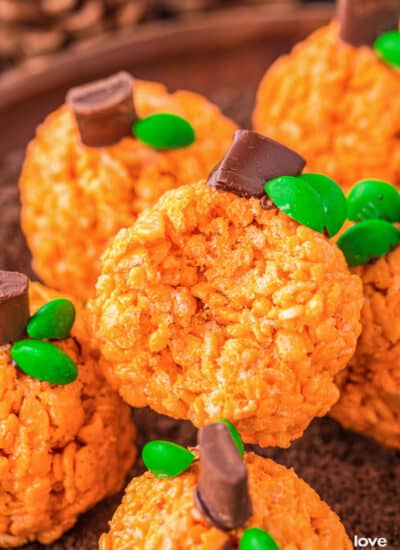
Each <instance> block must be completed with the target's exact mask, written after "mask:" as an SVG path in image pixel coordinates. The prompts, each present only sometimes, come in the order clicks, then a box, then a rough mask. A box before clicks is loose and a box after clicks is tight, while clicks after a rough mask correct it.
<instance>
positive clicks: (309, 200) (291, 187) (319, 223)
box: [264, 176, 325, 233]
mask: <svg viewBox="0 0 400 550" xmlns="http://www.w3.org/2000/svg"><path fill="white" fill-rule="evenodd" d="M264 191H265V193H266V194H267V195H268V197H269V198H270V199H271V200H272V202H273V203H274V204H275V206H277V207H278V208H279V210H282V212H284V213H285V214H286V215H287V216H289V217H290V218H292V219H293V220H296V221H297V222H299V223H301V224H303V225H306V226H307V227H310V228H311V229H314V230H315V231H319V232H320V233H322V231H323V230H324V227H325V212H324V208H323V205H322V202H321V199H320V196H319V194H318V193H317V192H316V191H314V189H313V188H312V186H311V185H310V184H309V183H308V182H307V181H306V180H303V179H302V178H298V177H294V176H280V177H278V178H274V179H272V180H270V181H268V182H267V183H266V184H265V186H264Z"/></svg>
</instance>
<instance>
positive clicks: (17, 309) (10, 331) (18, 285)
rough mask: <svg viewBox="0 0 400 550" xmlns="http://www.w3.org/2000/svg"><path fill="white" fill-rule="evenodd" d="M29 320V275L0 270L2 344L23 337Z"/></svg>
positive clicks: (0, 337) (0, 329)
mask: <svg viewBox="0 0 400 550" xmlns="http://www.w3.org/2000/svg"><path fill="white" fill-rule="evenodd" d="M28 320H29V279H28V277H27V276H26V275H24V274H23V273H16V272H14V271H0V344H5V343H8V342H15V341H16V340H19V339H20V338H22V337H23V336H24V334H25V329H26V325H27V323H28Z"/></svg>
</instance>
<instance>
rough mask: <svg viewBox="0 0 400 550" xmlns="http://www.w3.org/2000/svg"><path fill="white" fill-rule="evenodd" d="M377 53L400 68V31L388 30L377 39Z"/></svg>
mask: <svg viewBox="0 0 400 550" xmlns="http://www.w3.org/2000/svg"><path fill="white" fill-rule="evenodd" d="M374 49H375V52H376V53H377V55H378V56H379V57H380V58H381V59H383V60H384V61H386V63H388V64H389V65H392V66H393V67H395V68H396V69H399V68H400V31H398V30H393V31H388V32H385V33H383V34H381V35H380V36H378V38H377V39H376V40H375V44H374Z"/></svg>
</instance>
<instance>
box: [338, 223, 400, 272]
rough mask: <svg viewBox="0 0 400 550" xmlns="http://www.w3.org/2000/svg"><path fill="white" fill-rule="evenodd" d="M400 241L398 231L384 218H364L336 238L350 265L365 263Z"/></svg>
mask: <svg viewBox="0 0 400 550" xmlns="http://www.w3.org/2000/svg"><path fill="white" fill-rule="evenodd" d="M399 243H400V231H399V230H398V229H397V228H396V227H395V226H394V225H392V224H391V223H389V222H387V221H384V220H364V221H362V222H360V223H357V224H356V225H353V226H352V227H350V228H349V229H347V230H346V231H345V232H344V233H343V234H342V235H341V236H340V238H339V239H338V241H337V245H338V247H339V248H341V250H342V252H343V254H344V255H345V257H346V260H347V263H348V264H349V265H350V266H355V265H361V264H366V263H368V262H369V261H371V260H374V259H376V258H380V257H381V256H384V255H385V254H387V253H388V252H390V250H392V248H394V247H395V246H397V245H398V244H399Z"/></svg>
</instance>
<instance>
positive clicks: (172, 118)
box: [132, 113, 196, 150]
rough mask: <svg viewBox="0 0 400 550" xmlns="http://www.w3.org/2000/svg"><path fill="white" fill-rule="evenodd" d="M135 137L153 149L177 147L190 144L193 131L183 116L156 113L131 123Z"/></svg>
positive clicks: (193, 138) (193, 137)
mask: <svg viewBox="0 0 400 550" xmlns="http://www.w3.org/2000/svg"><path fill="white" fill-rule="evenodd" d="M132 130H133V133H134V134H135V135H136V137H137V138H138V139H139V140H140V141H143V143H146V144H147V145H150V147H153V148H154V149H161V150H162V149H177V148H179V147H187V146H188V145H191V144H192V143H193V142H194V141H195V139H196V135H195V131H194V129H193V127H192V126H191V124H189V122H188V121H187V120H185V119H184V118H182V117H180V116H177V115H173V114H171V113H156V114H154V115H150V116H148V117H146V118H142V119H140V120H138V121H137V122H135V124H134V125H133V128H132Z"/></svg>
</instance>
